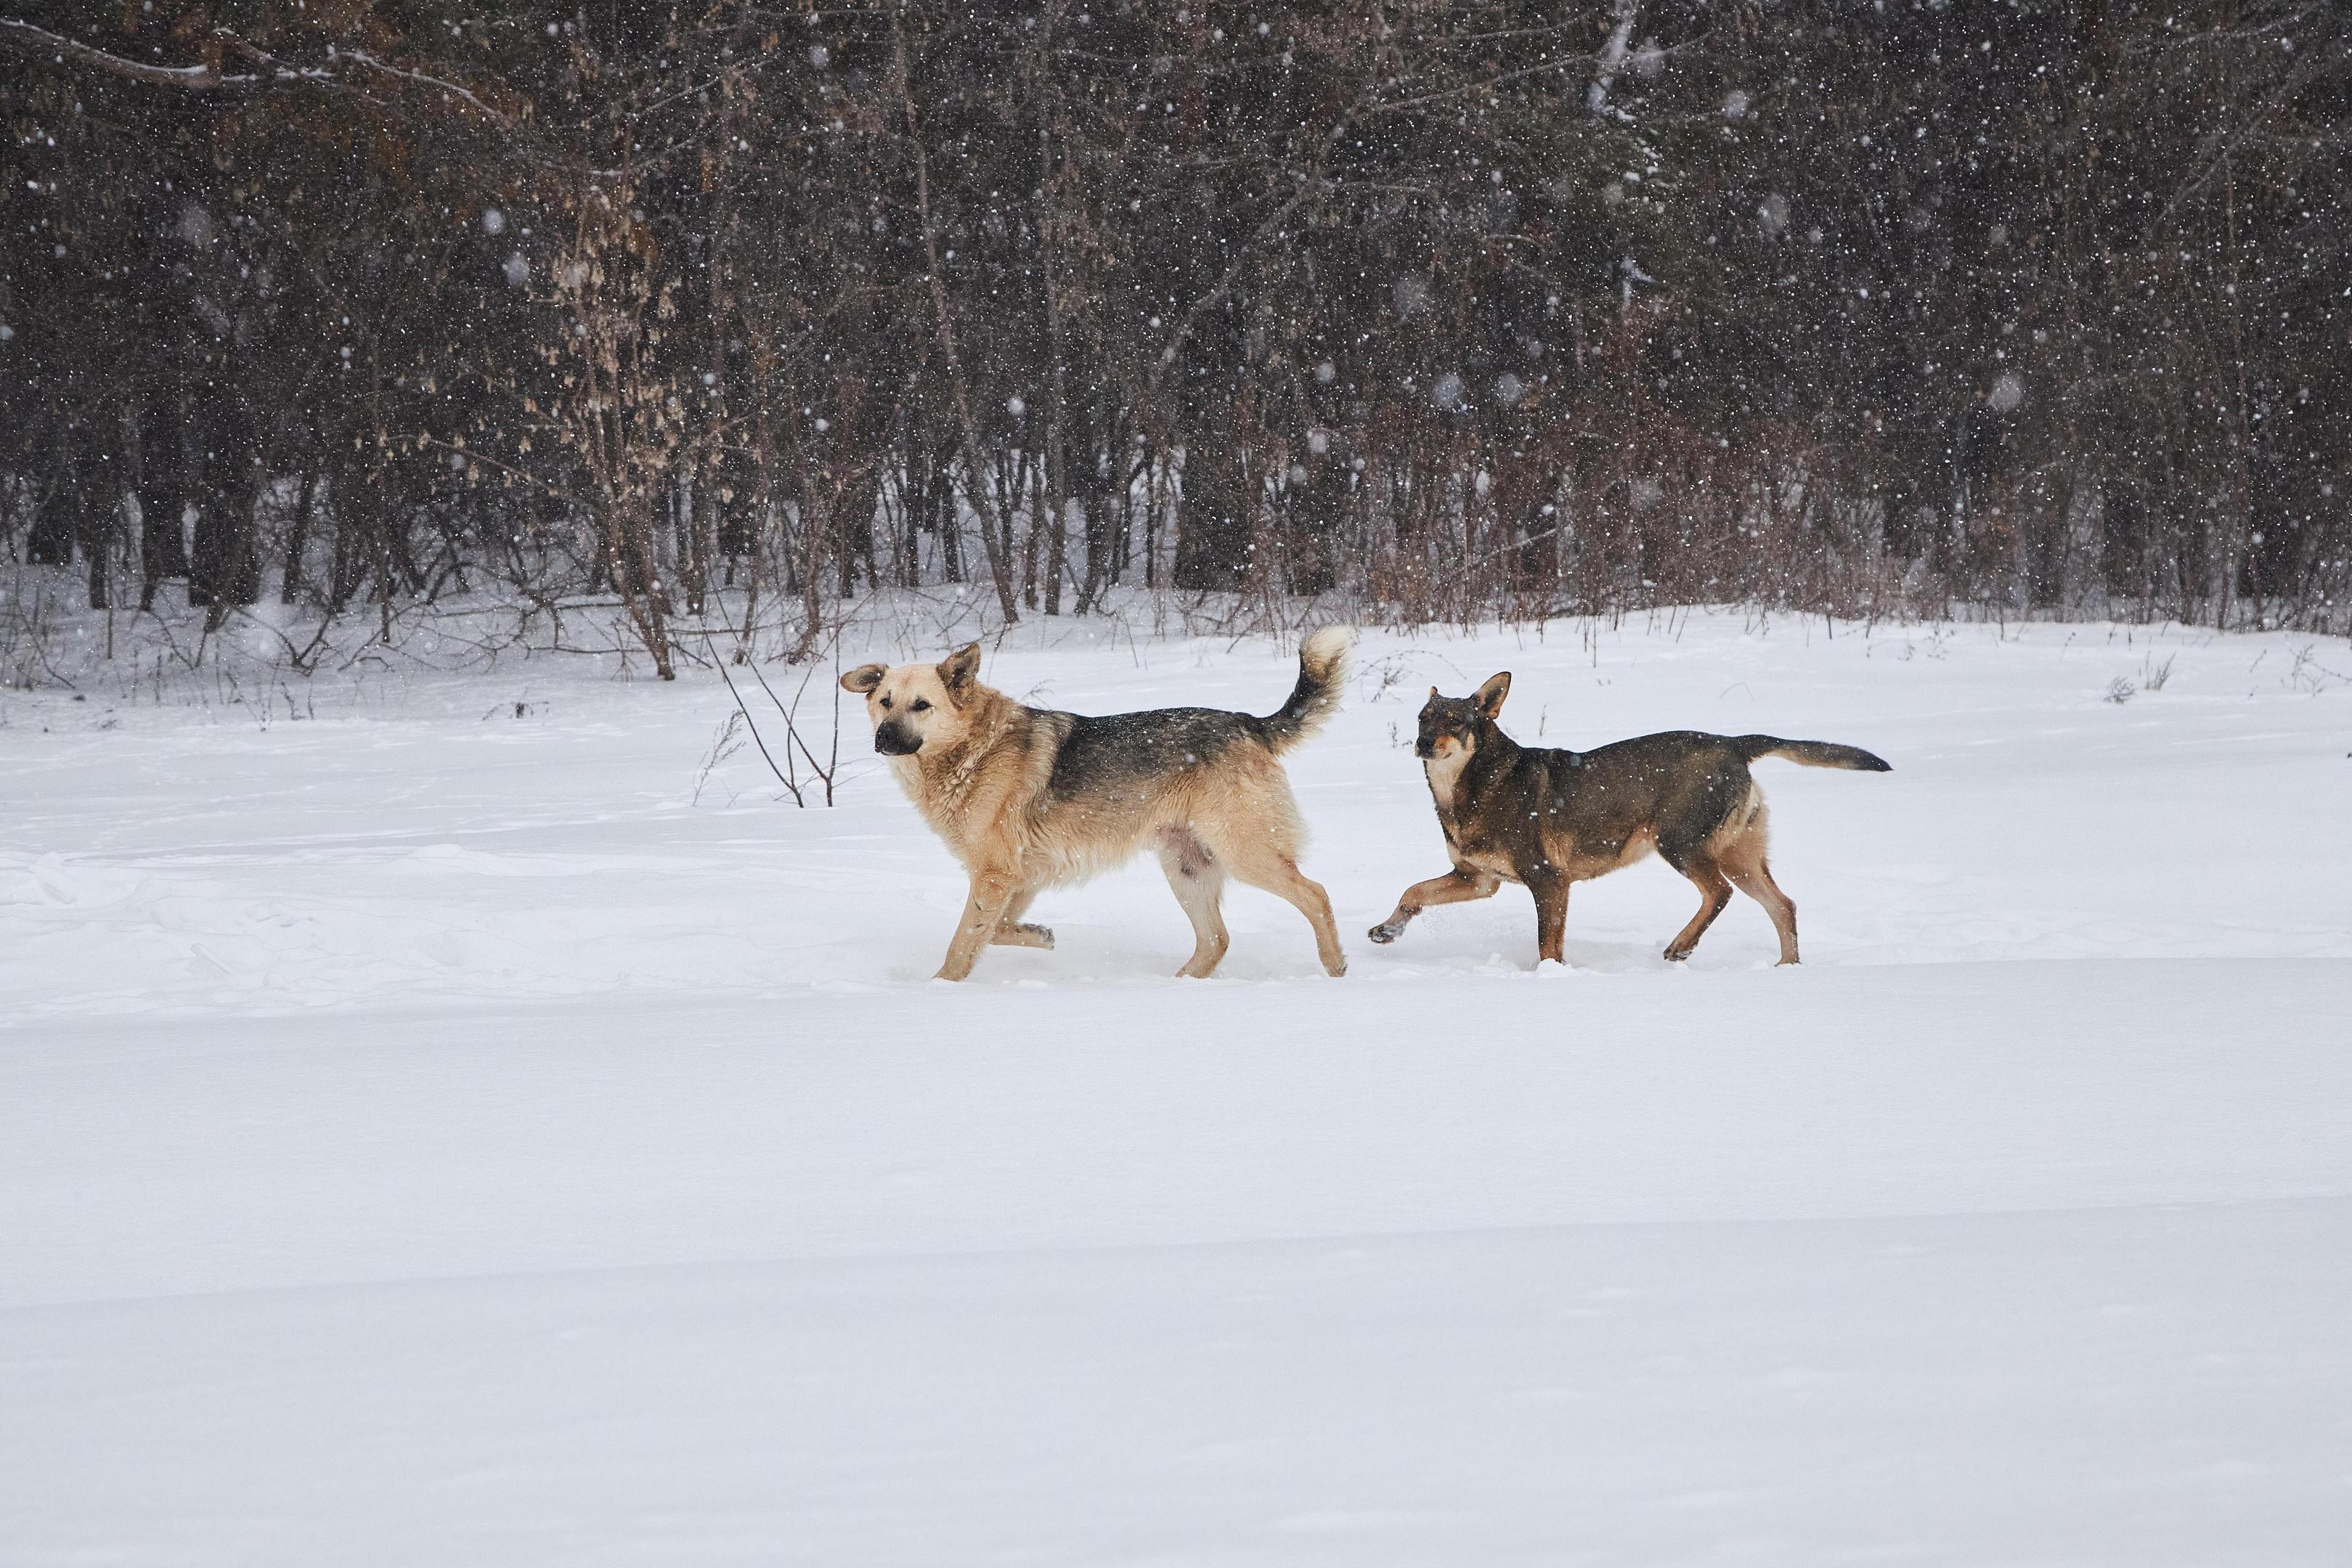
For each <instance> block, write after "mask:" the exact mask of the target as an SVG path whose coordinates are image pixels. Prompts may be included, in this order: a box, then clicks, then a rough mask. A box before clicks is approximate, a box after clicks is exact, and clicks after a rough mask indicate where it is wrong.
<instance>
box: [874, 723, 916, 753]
mask: <svg viewBox="0 0 2352 1568" xmlns="http://www.w3.org/2000/svg"><path fill="white" fill-rule="evenodd" d="M922 748H923V741H922V737H920V736H918V735H913V734H910V733H909V732H908V729H907V727H906V726H904V725H902V724H900V723H899V722H898V720H897V719H895V718H894V719H889V720H886V721H885V722H884V723H882V724H879V725H877V726H876V727H875V730H874V749H875V750H877V751H878V752H880V753H881V754H882V755H883V756H885V757H912V756H914V755H915V753H916V752H918V751H920V750H921V749H922Z"/></svg>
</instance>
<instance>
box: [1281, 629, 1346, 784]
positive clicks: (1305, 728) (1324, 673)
mask: <svg viewBox="0 0 2352 1568" xmlns="http://www.w3.org/2000/svg"><path fill="white" fill-rule="evenodd" d="M1355 646H1356V629H1355V628H1354V627H1352V626H1326V627H1324V628H1322V629H1321V630H1320V631H1318V632H1310V633H1308V635H1307V641H1306V642H1304V643H1300V644H1299V645H1298V684H1297V685H1296V686H1293V687H1292V688H1291V689H1290V700H1289V701H1288V702H1286V703H1284V704H1283V705H1282V706H1281V707H1279V708H1277V709H1276V710H1275V711H1274V712H1273V713H1270V714H1268V715H1266V716H1265V717H1264V718H1262V719H1260V720H1258V724H1259V725H1260V726H1261V727H1263V728H1264V729H1265V743H1266V745H1267V746H1268V747H1271V748H1272V749H1273V751H1274V754H1275V755H1276V756H1277V757H1279V756H1281V755H1282V754H1283V753H1284V752H1286V751H1287V750H1289V749H1290V748H1291V747H1294V746H1297V744H1298V743H1299V742H1300V741H1302V740H1306V739H1308V738H1310V737H1312V736H1313V735H1314V734H1315V732H1316V731H1317V730H1318V729H1321V728H1322V727H1323V726H1324V724H1325V722H1326V721H1327V720H1328V719H1329V718H1330V716H1332V715H1333V714H1335V713H1338V712H1339V695H1340V693H1341V691H1342V690H1343V689H1344V688H1345V687H1346V685H1347V684H1348V655H1349V653H1352V652H1353V651H1354V649H1355Z"/></svg>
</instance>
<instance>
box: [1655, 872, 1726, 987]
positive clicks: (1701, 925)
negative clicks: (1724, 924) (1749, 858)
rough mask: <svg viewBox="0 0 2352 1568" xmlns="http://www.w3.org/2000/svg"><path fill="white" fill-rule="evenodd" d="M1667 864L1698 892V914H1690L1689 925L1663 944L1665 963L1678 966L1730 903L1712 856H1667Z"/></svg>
mask: <svg viewBox="0 0 2352 1568" xmlns="http://www.w3.org/2000/svg"><path fill="white" fill-rule="evenodd" d="M1667 863H1669V864H1671V865H1672V866H1674V868H1675V870H1676V871H1678V872H1680V873H1683V874H1684V875H1685V876H1686V877H1688V878H1690V879H1691V885H1692V886H1694V887H1696V888H1697V889H1698V899H1699V904H1698V913H1697V914H1696V915H1692V916H1691V917H1690V924H1689V925H1685V926H1684V927H1683V928H1682V930H1681V931H1680V932H1678V933H1677V934H1676V935H1675V939H1674V940H1673V941H1671V942H1669V943H1667V944H1666V957H1667V959H1668V961H1670V962H1672V963H1677V964H1679V963H1681V962H1682V961H1683V960H1684V959H1685V958H1687V957H1689V956H1691V949H1692V948H1694V947H1696V946H1698V939H1699V938H1700V937H1702V936H1706V928H1707V927H1708V926H1710V925H1714V924H1715V917H1716V916H1717V915H1720V914H1722V913H1723V906H1724V905H1725V904H1729V903H1730V902H1731V883H1728V882H1726V881H1725V880H1724V878H1723V871H1722V868H1721V867H1719V866H1717V864H1716V863H1715V861H1714V859H1713V857H1711V856H1709V855H1707V854H1706V853H1705V852H1693V853H1690V854H1685V855H1681V856H1668V857H1667Z"/></svg>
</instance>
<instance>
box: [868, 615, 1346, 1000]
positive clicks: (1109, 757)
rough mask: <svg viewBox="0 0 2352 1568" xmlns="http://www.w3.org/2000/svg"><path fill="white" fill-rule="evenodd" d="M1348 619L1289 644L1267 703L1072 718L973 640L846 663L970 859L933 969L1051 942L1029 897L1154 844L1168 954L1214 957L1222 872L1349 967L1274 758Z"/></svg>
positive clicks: (1220, 923)
mask: <svg viewBox="0 0 2352 1568" xmlns="http://www.w3.org/2000/svg"><path fill="white" fill-rule="evenodd" d="M1354 643H1355V633H1354V632H1351V631H1349V629H1348V628H1346V627H1344V626H1327V627H1325V628H1323V629H1322V630H1321V631H1319V632H1315V633H1314V634H1313V635H1312V636H1310V637H1308V638H1307V641H1306V643H1304V644H1303V645H1302V646H1301V647H1300V648H1299V650H1298V685H1297V687H1295V688H1294V689H1293V690H1292V692H1291V694H1290V700H1289V701H1287V702H1286V703H1284V704H1283V705H1282V706H1281V707H1280V708H1279V709H1277V710H1276V712H1274V713H1272V714H1270V715H1268V716H1265V717H1264V718H1258V717H1255V716H1252V715H1249V714H1245V713H1226V712H1223V711H1222V710H1219V709H1214V708H1197V707H1180V708H1160V709H1155V710H1153V711H1151V712H1148V713H1127V714H1113V715H1110V716H1105V717H1099V718H1096V717H1087V716H1081V715H1078V714H1072V713H1055V712H1053V711H1050V710H1048V709H1044V708H1033V707H1024V706H1022V705H1021V704H1019V703H1016V702H1014V701H1013V699H1012V698H1010V697H1008V696H1006V695H1004V694H1003V692H1000V691H995V690H992V688H990V687H988V686H984V685H981V684H980V682H979V680H978V679H977V678H976V677H977V676H978V674H979V673H980V644H979V643H971V644H970V645H969V646H966V647H963V648H961V649H958V650H957V651H956V652H955V653H951V654H950V655H949V656H948V657H947V658H945V659H943V660H941V661H940V663H939V664H896V665H887V666H886V665H882V664H861V665H859V666H858V667H857V668H856V669H854V670H852V671H850V672H849V673H848V674H845V675H843V676H842V677H841V684H842V685H843V687H844V688H845V689H846V690H848V691H853V692H859V693H862V694H864V695H865V697H866V716H868V717H870V718H871V719H872V720H873V721H874V749H875V750H877V751H878V752H880V753H881V754H882V755H883V756H885V757H887V758H889V759H890V771H891V772H892V773H893V774H895V775H897V777H898V784H899V787H900V788H901V789H905V790H906V791H907V796H908V799H909V800H913V801H914V802H915V806H916V809H917V810H920V811H921V812H922V813H923V820H924V821H928V822H929V823H930V825H931V828H932V831H935V832H937V833H938V834H939V835H940V838H942V839H944V840H945V841H947V846H948V848H949V849H950V851H952V852H954V854H955V857H956V858H957V859H958V860H960V861H961V862H963V865H964V869H965V871H967V872H968V873H971V898H970V899H969V900H968V901H967V902H966V904H964V911H963V918H962V919H961V921H960V922H959V923H958V924H957V925H956V932H955V939H954V940H953V941H951V942H950V943H949V944H948V956H947V961H946V962H945V963H943V964H941V965H940V973H939V977H940V979H943V980H961V979H962V978H963V977H966V976H967V975H969V974H971V967H972V965H973V964H974V963H975V962H977V961H978V959H979V957H980V950H981V949H982V947H985V946H988V945H989V944H991V943H995V944H998V945H1000V946H1008V947H1051V946H1053V945H1054V934H1053V933H1052V932H1051V931H1048V930H1046V929H1045V927H1044V926H1042V925H1024V924H1023V923H1022V920H1021V916H1022V915H1023V914H1024V913H1025V912H1026V911H1027V909H1028V907H1029V904H1030V902H1031V900H1033V899H1034V898H1035V897H1036V896H1037V894H1040V893H1041V892H1043V891H1044V890H1045V889H1046V888H1048V887H1052V886H1054V885H1055V884H1056V883H1072V882H1082V881H1084V880H1086V879H1087V877H1090V876H1093V875H1095V874H1097V873H1100V872H1105V871H1108V870H1110V869H1111V868H1112V867H1114V866H1118V865H1123V864H1125V863H1126V862H1128V861H1129V860H1131V859H1133V858H1134V857H1135V855H1136V854H1137V853H1139V852H1141V851H1142V850H1145V849H1147V848H1148V849H1154V850H1157V851H1158V852H1159V854H1160V865H1161V866H1162V867H1163V868H1164V869H1165V870H1166V871H1167V873H1168V885H1169V886H1170V887H1171V888H1172V889H1174V890H1175V894H1176V902H1177V903H1179V904H1182V905H1183V906H1184V913H1185V915H1187V916H1189V917H1190V918H1191V920H1192V936H1193V948H1192V957H1191V958H1190V959H1189V960H1187V961H1186V963H1185V965H1184V967H1182V968H1181V969H1179V970H1178V971H1177V973H1178V974H1180V975H1190V976H1193V977H1206V976H1208V975H1210V974H1212V973H1213V972H1214V971H1215V969H1216V967H1217V964H1218V961H1219V960H1220V959H1222V958H1223V957H1224V956H1225V949H1226V947H1227V946H1229V945H1230V944H1231V941H1232V938H1231V937H1230V936H1227V935H1226V932H1225V923H1224V920H1223V917H1222V916H1221V915H1219V913H1218V904H1219V902H1220V899H1221V897H1222V895H1223V889H1224V880H1225V878H1226V876H1227V875H1228V874H1230V875H1233V876H1235V877H1238V878H1240V879H1241V880H1242V881H1243V882H1245V883H1249V885H1251V886H1252V887H1262V888H1264V889H1265V890H1266V891H1267V892H1268V893H1271V894H1276V896H1278V897H1281V898H1284V899H1286V900H1288V901H1289V902H1290V903H1291V904H1294V905H1296V906H1297V909H1298V912H1299V913H1300V914H1302V915H1306V916H1307V923H1308V924H1309V925H1313V926H1314V927H1315V947H1316V951H1317V953H1318V955H1319V956H1321V958H1322V960H1323V967H1324V968H1325V969H1326V970H1327V971H1328V972H1329V973H1331V974H1333V975H1343V974H1345V973H1347V970H1348V960H1347V958H1346V957H1345V956H1343V955H1342V954H1341V952H1340V950H1339V930H1338V928H1337V927H1336V926H1334V925H1333V924H1332V921H1331V901H1330V899H1329V898H1328V897H1326V896H1325V894H1324V892H1323V889H1322V888H1321V887H1320V886H1318V884H1316V883H1312V882H1309V881H1308V880H1307V878H1306V877H1305V876H1303V875H1301V874H1300V873H1299V870H1298V852H1299V850H1300V847H1301V846H1302V845H1303V843H1304V842H1305V840H1306V826H1305V824H1304V823H1302V822H1301V821H1299V817H1298V807H1297V802H1296V801H1294V800H1292V799H1291V795H1290V780H1289V779H1287V778H1286V776H1285V775H1284V773H1283V771H1282V764H1281V763H1280V762H1278V761H1276V758H1279V757H1280V756H1281V755H1282V754H1283V753H1284V752H1286V751H1288V750H1289V749H1290V748H1291V747H1294V746H1297V744H1298V743H1299V742H1300V741H1302V740H1305V739H1306V738H1307V737H1309V736H1311V735H1313V734H1314V733H1315V732H1316V731H1317V730H1318V729H1320V728H1321V727H1323V724H1324V721H1325V720H1327V719H1328V718H1329V717H1330V716H1331V715H1332V714H1333V713H1334V712H1336V711H1337V710H1338V708H1339V695H1340V690H1341V687H1342V686H1343V685H1344V684H1345V683H1346V680H1347V674H1348V653H1349V649H1350V648H1351V647H1352V646H1353V645H1354Z"/></svg>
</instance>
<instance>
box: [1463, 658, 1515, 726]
mask: <svg viewBox="0 0 2352 1568" xmlns="http://www.w3.org/2000/svg"><path fill="white" fill-rule="evenodd" d="M1509 695H1511V672H1510V671H1508V670H1505V671H1504V672H1503V673H1502V674H1499V675H1490V676H1488V677H1487V680H1486V685H1483V686H1480V687H1479V688H1478V695H1476V696H1475V697H1473V698H1471V699H1470V700H1471V701H1473V702H1475V703H1476V704H1477V705H1478V711H1479V712H1480V713H1483V714H1485V715H1486V716H1487V717H1488V718H1492V717H1494V716H1496V714H1498V713H1501V712H1502V711H1503V699H1504V698H1505V697H1507V696H1509Z"/></svg>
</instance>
